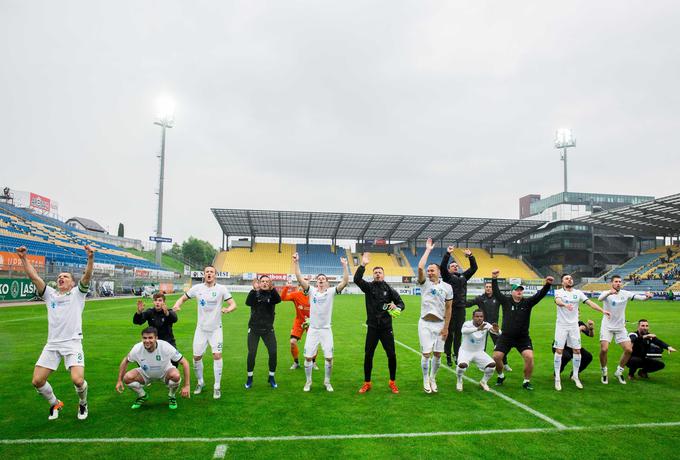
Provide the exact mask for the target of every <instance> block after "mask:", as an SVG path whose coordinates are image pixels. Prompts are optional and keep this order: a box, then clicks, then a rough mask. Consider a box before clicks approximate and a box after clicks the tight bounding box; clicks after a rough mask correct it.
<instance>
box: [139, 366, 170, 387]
mask: <svg viewBox="0 0 680 460" xmlns="http://www.w3.org/2000/svg"><path fill="white" fill-rule="evenodd" d="M170 369H176V367H175V366H172V365H170V366H168V367H166V368H165V369H163V371H162V372H151V373H147V371H145V370H144V369H143V368H141V367H138V368H136V369H135V370H136V371H137V372H138V373H139V375H141V376H142V378H143V379H144V385H148V384H150V383H151V382H153V381H154V380H161V381H162V382H163V383H168V382H167V381H166V380H165V375H166V374H167V373H168V371H169V370H170Z"/></svg>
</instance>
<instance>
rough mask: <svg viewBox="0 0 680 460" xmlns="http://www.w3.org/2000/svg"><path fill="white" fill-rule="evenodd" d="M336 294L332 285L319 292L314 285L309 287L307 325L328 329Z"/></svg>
mask: <svg viewBox="0 0 680 460" xmlns="http://www.w3.org/2000/svg"><path fill="white" fill-rule="evenodd" d="M336 295H337V291H336V289H335V288H334V287H329V288H328V289H326V291H325V292H319V291H318V290H317V289H316V288H315V287H314V286H310V287H309V327H314V328H317V329H328V328H330V327H331V316H332V315H333V299H335V296H336Z"/></svg>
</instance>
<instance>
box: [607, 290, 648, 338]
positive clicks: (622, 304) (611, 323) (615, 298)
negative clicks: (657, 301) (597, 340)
mask: <svg viewBox="0 0 680 460" xmlns="http://www.w3.org/2000/svg"><path fill="white" fill-rule="evenodd" d="M604 294H606V291H605V292H603V293H602V294H601V295H600V300H601V301H602V308H603V309H604V310H605V311H608V312H609V313H611V315H612V316H611V318H607V316H606V315H605V316H603V317H602V327H603V328H607V329H625V327H626V305H628V301H629V300H630V299H632V298H634V297H635V293H634V292H630V291H626V290H624V289H621V290H620V291H619V292H618V293H616V294H609V295H608V296H607V297H606V298H605V299H602V297H603V296H604ZM644 298H646V297H644Z"/></svg>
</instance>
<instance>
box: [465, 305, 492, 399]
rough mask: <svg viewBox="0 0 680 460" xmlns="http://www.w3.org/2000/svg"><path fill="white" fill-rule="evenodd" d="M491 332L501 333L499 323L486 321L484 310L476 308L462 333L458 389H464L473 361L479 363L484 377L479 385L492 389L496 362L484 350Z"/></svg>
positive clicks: (487, 389)
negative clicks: (464, 378)
mask: <svg viewBox="0 0 680 460" xmlns="http://www.w3.org/2000/svg"><path fill="white" fill-rule="evenodd" d="M488 332H491V333H492V334H494V335H500V333H501V331H500V329H499V328H498V324H495V323H494V324H489V323H487V322H486V321H484V311H483V310H475V311H474V312H473V313H472V321H466V322H465V323H463V327H462V328H461V333H462V334H463V340H462V343H461V345H460V351H459V353H458V366H457V367H456V390H458V391H463V375H464V374H465V371H466V370H467V368H468V367H469V365H470V364H471V363H474V364H476V365H477V367H478V368H479V370H480V371H482V372H484V377H482V380H480V381H479V386H480V387H482V389H483V390H484V391H490V390H489V385H488V383H487V382H488V381H489V379H490V378H491V376H492V375H493V371H494V368H495V367H496V364H495V362H494V360H493V359H492V358H491V356H489V355H487V354H486V352H485V351H484V346H485V345H486V335H487V333H488Z"/></svg>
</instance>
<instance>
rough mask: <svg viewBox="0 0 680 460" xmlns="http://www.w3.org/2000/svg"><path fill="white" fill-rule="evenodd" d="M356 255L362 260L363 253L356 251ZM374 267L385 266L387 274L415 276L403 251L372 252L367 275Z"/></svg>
mask: <svg viewBox="0 0 680 460" xmlns="http://www.w3.org/2000/svg"><path fill="white" fill-rule="evenodd" d="M352 256H353V257H356V258H357V260H358V261H361V254H360V253H356V254H353V255H352ZM398 258H400V259H401V260H402V262H403V265H402V264H400V263H399V260H398ZM373 267H383V269H384V270H385V276H388V277H389V276H414V273H413V269H412V268H411V265H410V263H409V261H408V259H407V258H406V256H405V255H403V254H402V253H401V252H399V254H396V255H395V254H387V253H385V252H372V253H371V261H370V263H369V264H368V265H367V266H366V273H367V275H366V277H369V274H370V273H371V272H372V271H373Z"/></svg>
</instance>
